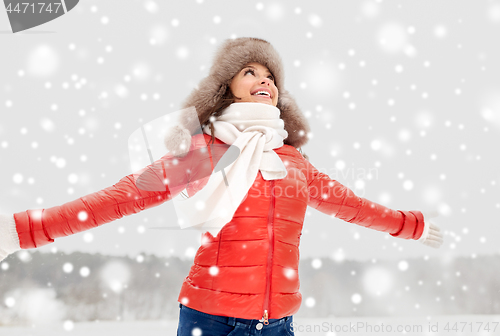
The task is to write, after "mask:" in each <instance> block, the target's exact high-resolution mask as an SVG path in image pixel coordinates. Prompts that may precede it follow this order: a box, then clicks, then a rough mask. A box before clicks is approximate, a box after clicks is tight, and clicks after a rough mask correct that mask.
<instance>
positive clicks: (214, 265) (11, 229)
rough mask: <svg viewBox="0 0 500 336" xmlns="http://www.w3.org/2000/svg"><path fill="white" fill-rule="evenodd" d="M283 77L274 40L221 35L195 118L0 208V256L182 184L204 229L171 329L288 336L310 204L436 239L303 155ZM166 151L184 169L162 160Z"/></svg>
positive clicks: (117, 214)
mask: <svg viewBox="0 0 500 336" xmlns="http://www.w3.org/2000/svg"><path fill="white" fill-rule="evenodd" d="M283 86H284V73H283V65H282V62H281V59H280V57H279V55H278V54H277V52H276V50H275V49H274V48H273V47H272V46H271V44H269V43H268V42H267V41H264V40H261V39H256V38H237V39H232V40H227V41H225V43H224V44H223V45H222V46H221V48H220V49H219V50H218V52H217V54H216V56H215V60H214V63H213V65H212V67H211V69H210V73H209V75H208V76H207V77H206V78H204V79H203V80H202V81H201V82H200V85H199V86H198V87H197V88H196V89H195V90H194V91H193V92H192V93H191V95H190V96H189V97H188V98H187V100H186V102H185V104H184V106H185V107H190V106H194V107H195V108H196V112H197V114H198V120H195V119H196V118H192V117H190V115H189V114H187V113H185V114H183V115H182V116H181V119H180V121H181V124H180V125H179V126H176V127H175V128H173V129H172V131H171V132H170V133H169V134H168V135H167V137H166V138H165V144H166V147H167V148H168V150H169V153H168V154H167V155H165V156H164V157H163V158H161V159H160V160H158V161H156V162H155V163H153V164H152V165H150V166H148V167H146V168H144V169H143V170H141V171H139V172H136V173H134V174H131V175H129V176H127V177H125V178H123V179H121V180H120V181H119V182H118V183H117V184H115V185H114V186H113V187H110V188H107V189H104V190H101V191H99V192H96V193H93V194H91V195H88V196H84V197H82V198H80V199H78V200H75V201H73V202H70V203H67V204H64V205H62V206H58V207H53V208H49V209H44V210H28V211H26V212H22V213H17V214H14V215H13V216H1V217H0V260H1V259H2V258H4V257H5V256H6V255H7V254H8V253H12V252H14V251H17V250H19V249H21V248H24V249H25V248H35V247H38V246H42V245H45V244H47V243H50V242H52V241H53V239H54V238H57V237H61V236H66V235H69V234H73V233H76V232H80V231H83V230H86V229H90V228H92V227H95V226H98V225H101V224H103V223H107V222H110V221H112V220H115V219H118V218H121V217H122V216H125V215H130V214H132V213H136V212H139V211H141V210H144V209H147V208H150V207H153V206H157V205H159V204H162V203H164V202H165V201H167V200H170V199H171V198H173V197H175V196H176V195H177V194H179V193H180V191H181V189H184V187H185V188H186V189H187V191H188V194H189V196H190V198H189V199H188V200H186V201H184V202H180V203H179V204H180V207H179V209H180V210H182V209H184V210H187V211H185V215H186V219H187V220H188V221H190V223H188V226H197V227H198V228H201V229H202V231H204V232H205V231H207V232H205V233H204V235H203V239H202V246H200V248H199V249H198V251H197V253H196V256H195V259H194V264H193V266H192V267H191V270H190V272H189V275H188V276H187V277H186V278H185V280H184V282H183V285H182V288H181V292H180V294H179V299H178V301H179V302H180V305H179V306H180V308H181V310H180V315H179V327H178V335H197V334H198V335H204V336H207V335H229V334H230V335H250V334H252V335H254V334H259V335H293V328H292V327H291V323H292V315H293V314H294V313H296V312H297V311H298V309H299V306H300V303H301V294H300V292H299V280H298V263H299V240H300V235H301V230H302V224H303V221H304V216H305V211H306V208H307V206H308V205H309V206H311V207H313V208H316V209H318V210H319V211H321V212H324V213H326V214H328V215H335V216H336V217H338V218H341V219H343V220H345V221H348V222H351V223H355V224H359V225H362V226H365V227H370V228H372V229H375V230H379V231H384V232H388V233H389V234H391V235H392V236H394V237H398V238H403V239H415V240H419V241H421V242H423V243H424V244H426V245H429V246H433V247H439V246H440V245H441V244H442V235H441V233H440V231H439V228H437V227H436V226H435V225H433V224H431V223H428V222H427V221H424V217H423V215H422V213H421V212H420V211H399V210H397V211H396V210H391V209H388V208H386V207H384V206H382V205H379V204H376V203H374V202H370V201H368V200H366V199H364V198H361V197H358V196H356V195H355V194H354V193H353V192H352V191H351V190H349V189H348V188H346V187H345V186H343V185H342V184H340V183H339V182H337V181H335V180H332V179H330V178H329V177H328V175H326V174H323V173H321V172H319V171H318V170H317V169H316V168H315V167H313V166H312V165H311V163H309V161H308V160H307V157H306V156H305V155H302V154H301V153H300V152H299V151H298V150H297V148H300V147H301V146H303V145H304V144H305V143H306V142H307V134H308V132H309V125H308V124H307V121H306V119H305V118H304V116H303V115H302V113H301V112H300V110H299V108H298V107H297V105H296V103H295V101H294V100H293V98H292V97H291V96H290V95H289V94H288V92H287V91H286V90H285V89H284V87H283ZM200 125H201V126H202V132H200V127H199V126H200ZM217 145H219V146H224V145H226V147H223V148H226V149H227V148H228V147H227V146H228V145H231V146H233V148H238V150H239V155H238V156H237V158H236V159H235V160H234V162H232V163H231V164H229V165H227V167H224V169H223V170H224V171H223V173H224V176H222V175H223V174H218V173H213V174H211V175H210V176H202V174H201V173H200V172H201V170H202V169H201V168H200V167H204V166H206V164H209V165H210V167H211V169H213V168H214V167H215V166H216V165H217V163H218V162H220V160H221V157H220V155H218V154H217V153H216V150H215V149H216V148H220V147H216V146H217ZM204 148H207V149H208V151H207V155H206V156H204V157H203V158H202V159H200V160H196V161H197V164H196V165H192V164H191V162H192V161H194V157H195V154H194V153H199V152H200V149H201V150H203V149H204ZM228 152H229V151H228ZM172 159H175V160H176V164H177V163H180V165H179V167H183V168H182V169H181V170H175V171H174V170H171V169H170V170H169V169H166V168H165V166H169V163H171V162H172ZM186 165H188V166H189V169H185V168H186ZM150 172H153V173H152V174H149V173H150ZM162 174H163V176H164V180H163V181H168V180H171V181H172V180H174V179H175V180H176V182H179V183H177V184H176V187H175V188H169V186H168V182H167V185H165V183H163V184H162V186H163V187H162V190H161V191H154V189H155V188H152V189H151V188H148V184H149V185H151V184H155V183H154V181H152V180H151V176H162ZM148 176H149V177H148ZM145 177H146V178H145ZM144 181H146V183H144ZM179 186H180V187H179ZM228 195H229V197H228ZM200 205H201V206H200ZM82 214H83V215H82ZM214 214H216V215H215V216H214Z"/></svg>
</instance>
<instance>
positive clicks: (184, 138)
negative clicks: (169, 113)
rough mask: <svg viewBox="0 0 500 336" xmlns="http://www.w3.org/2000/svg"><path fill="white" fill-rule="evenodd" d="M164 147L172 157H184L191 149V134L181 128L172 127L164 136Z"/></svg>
mask: <svg viewBox="0 0 500 336" xmlns="http://www.w3.org/2000/svg"><path fill="white" fill-rule="evenodd" d="M165 147H167V149H168V151H169V152H171V153H172V155H174V156H177V157H184V156H186V154H187V153H188V151H189V148H191V133H190V132H189V131H188V130H187V129H185V128H184V127H182V126H175V127H173V128H172V129H171V131H170V132H169V133H168V134H167V135H166V136H165Z"/></svg>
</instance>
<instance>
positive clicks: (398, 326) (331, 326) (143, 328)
mask: <svg viewBox="0 0 500 336" xmlns="http://www.w3.org/2000/svg"><path fill="white" fill-rule="evenodd" d="M294 329H295V335H296V336H306V335H315V336H317V335H324V336H337V335H389V334H393V335H408V336H417V335H425V336H430V335H439V336H442V335H450V336H458V335H467V336H474V335H480V336H486V335H500V315H448V316H433V317H429V318H425V317H421V318H416V317H394V318H390V317H381V318H378V317H363V318H316V319H312V318H303V319H300V318H298V319H296V321H295V324H294ZM176 330H177V321H173V320H171V321H135V322H127V321H124V322H97V323H96V322H91V323H75V324H74V325H73V324H68V323H66V324H60V325H45V326H41V325H40V326H32V327H0V335H1V336H4V335H5V336H7V335H8V336H60V335H61V336H62V335H71V336H88V335H92V336H101V335H102V336H110V335H120V336H132V335H133V336H136V335H147V336H156V335H158V336H159V335H162V336H164V335H175V334H176ZM404 330H406V332H405V331H404Z"/></svg>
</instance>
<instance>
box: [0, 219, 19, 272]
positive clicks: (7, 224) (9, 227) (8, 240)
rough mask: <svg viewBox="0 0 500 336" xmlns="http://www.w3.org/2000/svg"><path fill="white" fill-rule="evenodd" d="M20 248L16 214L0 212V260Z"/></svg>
mask: <svg viewBox="0 0 500 336" xmlns="http://www.w3.org/2000/svg"><path fill="white" fill-rule="evenodd" d="M20 249H21V247H20V246H19V237H18V235H17V230H16V222H15V220H14V216H6V215H1V214H0V262H1V261H2V260H4V259H5V258H6V257H7V256H8V255H9V254H11V253H14V252H16V251H19V250H20Z"/></svg>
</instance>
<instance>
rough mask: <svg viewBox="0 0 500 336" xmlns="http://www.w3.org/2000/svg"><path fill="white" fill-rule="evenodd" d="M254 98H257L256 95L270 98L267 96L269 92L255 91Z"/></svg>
mask: <svg viewBox="0 0 500 336" xmlns="http://www.w3.org/2000/svg"><path fill="white" fill-rule="evenodd" d="M253 95H254V96H258V95H266V96H268V97H271V95H270V94H269V92H267V91H257V92H255V93H254V94H253Z"/></svg>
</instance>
